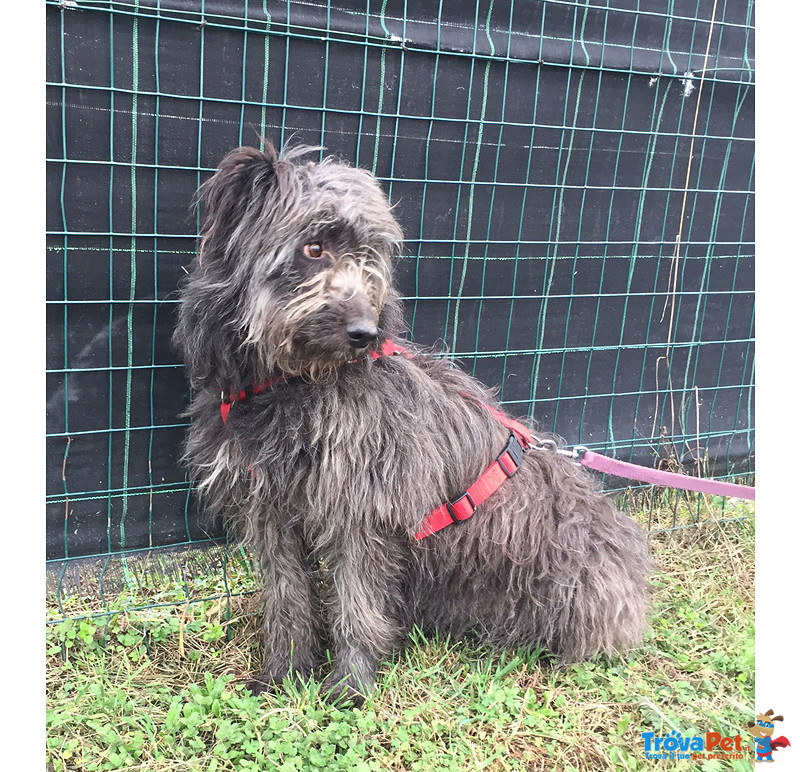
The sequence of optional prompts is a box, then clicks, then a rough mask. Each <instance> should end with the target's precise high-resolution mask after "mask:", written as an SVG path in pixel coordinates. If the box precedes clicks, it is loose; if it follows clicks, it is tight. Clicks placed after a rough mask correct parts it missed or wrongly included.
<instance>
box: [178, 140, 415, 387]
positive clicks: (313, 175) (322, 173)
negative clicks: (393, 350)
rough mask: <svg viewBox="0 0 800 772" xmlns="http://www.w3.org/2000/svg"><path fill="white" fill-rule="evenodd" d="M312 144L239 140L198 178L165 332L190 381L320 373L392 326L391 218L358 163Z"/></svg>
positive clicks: (395, 243)
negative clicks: (187, 245)
mask: <svg viewBox="0 0 800 772" xmlns="http://www.w3.org/2000/svg"><path fill="white" fill-rule="evenodd" d="M316 149H318V148H307V147H300V148H294V149H292V150H288V151H287V150H285V151H284V152H283V153H282V155H280V156H279V155H278V154H277V153H276V152H275V150H274V148H273V147H272V146H271V145H267V146H266V148H265V150H264V151H263V152H261V151H258V150H256V149H255V148H251V147H241V148H238V149H236V150H233V151H232V152H231V153H229V154H228V155H227V156H226V157H225V158H224V159H223V160H222V162H221V163H220V165H219V168H218V169H217V171H216V173H215V174H214V175H213V176H212V177H211V178H210V179H209V180H208V181H207V182H205V183H204V184H203V185H202V186H201V187H200V190H199V191H198V196H197V202H198V204H199V207H200V212H201V228H200V231H201V239H202V240H201V243H200V249H199V254H198V257H197V259H196V260H195V261H194V263H193V265H192V270H191V272H190V275H189V278H188V280H187V281H186V283H185V285H184V287H183V290H182V301H183V302H182V304H181V311H180V320H179V324H178V329H177V330H176V335H175V340H176V342H177V344H178V345H179V347H180V348H181V349H182V351H183V354H184V358H185V360H186V363H187V366H188V367H189V371H190V375H191V377H192V381H193V384H194V385H196V386H200V385H206V384H209V383H213V385H215V386H220V387H221V388H232V387H237V386H238V385H239V383H238V382H241V381H243V380H246V379H247V378H260V377H265V376H266V377H268V376H269V375H271V374H274V373H275V372H278V371H280V372H282V373H284V374H286V375H302V376H304V377H307V378H311V379H315V378H324V377H329V376H331V375H332V374H333V373H335V372H336V370H337V369H338V368H339V367H340V366H342V365H343V364H345V363H347V362H352V361H353V360H354V359H357V358H359V357H361V356H364V355H365V354H367V353H368V352H369V351H370V350H371V349H372V348H375V347H377V346H378V345H380V342H381V341H382V340H383V339H384V338H385V337H388V336H389V335H391V334H393V333H395V332H396V328H397V326H398V324H399V322H400V318H401V314H400V310H399V301H398V298H397V295H396V293H395V291H394V289H393V287H392V266H393V262H394V259H395V257H396V256H397V255H398V254H399V251H400V249H401V247H402V231H401V230H400V226H399V225H398V223H397V221H396V220H395V218H394V216H393V215H392V212H391V208H390V206H389V203H388V201H387V199H386V196H385V195H384V193H383V191H382V190H381V188H380V186H379V184H378V182H377V181H376V179H375V178H374V177H373V176H372V175H371V174H370V173H369V172H367V171H364V170H363V169H358V168H353V167H351V166H349V165H347V164H345V163H342V162H340V161H336V160H334V159H333V158H326V159H324V160H323V161H321V162H319V163H315V162H311V161H303V160H302V157H303V156H305V155H307V154H308V153H309V152H311V151H313V150H316Z"/></svg>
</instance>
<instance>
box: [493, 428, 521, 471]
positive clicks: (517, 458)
mask: <svg viewBox="0 0 800 772" xmlns="http://www.w3.org/2000/svg"><path fill="white" fill-rule="evenodd" d="M524 452H525V448H523V447H522V443H521V442H520V441H519V439H518V438H517V435H516V434H514V432H511V434H509V436H508V442H507V443H506V446H505V447H504V448H503V452H502V453H501V454H500V455H499V456H498V457H497V463H498V464H499V465H500V468H501V469H502V470H503V472H504V473H505V476H506V477H511V475H512V474H514V473H515V472H516V471H517V469H519V467H520V465H521V464H522V454H523V453H524ZM506 453H508V455H509V456H510V457H511V460H512V461H513V462H514V468H513V469H511V470H509V469H508V468H507V467H506V465H505V464H504V463H503V456H504V455H505V454H506Z"/></svg>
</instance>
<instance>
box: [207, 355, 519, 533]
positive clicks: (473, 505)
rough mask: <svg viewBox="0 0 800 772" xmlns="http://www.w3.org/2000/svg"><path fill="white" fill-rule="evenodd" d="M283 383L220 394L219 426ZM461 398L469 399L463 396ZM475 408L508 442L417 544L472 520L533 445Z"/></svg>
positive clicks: (513, 427)
mask: <svg viewBox="0 0 800 772" xmlns="http://www.w3.org/2000/svg"><path fill="white" fill-rule="evenodd" d="M398 354H400V355H403V356H406V357H409V358H410V357H411V354H410V353H409V352H408V351H406V349H404V348H403V347H402V346H398V345H397V344H396V343H393V342H392V341H390V340H387V341H385V342H384V343H383V345H382V346H381V350H380V351H373V352H371V356H372V358H373V359H380V357H384V356H394V355H398ZM283 380H285V376H283V375H277V376H275V377H274V378H270V379H269V380H268V381H266V382H264V383H262V384H261V385H259V386H250V387H248V388H245V389H242V390H241V391H240V392H239V393H238V394H235V395H231V394H229V395H228V396H227V397H226V396H225V394H224V393H223V395H222V401H221V402H220V406H219V411H220V415H221V416H222V422H223V423H226V422H227V420H228V414H229V413H230V412H231V408H232V407H233V405H234V404H235V403H237V402H241V401H242V400H245V399H247V398H248V397H250V396H252V395H255V394H260V393H261V392H262V391H265V390H266V389H268V388H269V387H270V386H274V385H275V384H276V383H280V382H281V381H283ZM464 396H467V397H469V395H466V394H465V395H464ZM478 404H480V405H481V407H483V408H484V409H485V410H488V411H489V412H490V413H491V414H492V415H493V416H494V417H495V418H496V419H497V421H498V422H499V423H501V424H502V425H503V426H505V427H506V429H508V430H509V432H510V434H509V437H508V442H507V443H506V446H505V447H504V448H503V450H502V451H501V453H500V455H499V456H497V458H496V459H495V460H494V461H492V463H491V464H489V466H488V467H487V468H486V470H485V471H484V472H483V474H481V476H480V477H478V479H477V480H475V482H474V483H472V485H470V486H469V488H467V490H465V491H464V492H463V493H462V494H461V495H459V496H456V497H455V498H454V499H451V500H450V501H446V502H445V503H444V504H442V505H441V506H438V507H436V509H434V510H433V511H431V512H429V513H428V515H427V516H426V517H425V519H424V520H423V521H422V528H420V530H419V531H418V532H417V533H416V535H415V538H416V539H417V541H419V540H420V539H424V538H425V537H426V536H430V535H431V534H434V533H436V532H437V531H441V530H442V528H445V527H446V526H448V525H452V524H453V523H461V522H463V521H464V520H467V519H469V518H470V517H472V515H473V514H474V513H475V510H476V509H477V508H478V507H479V506H480V505H481V504H483V502H484V501H486V499H488V498H489V496H491V495H492V494H493V493H494V492H495V491H496V490H497V489H498V488H499V487H500V486H501V485H502V484H503V483H504V482H505V481H506V480H507V479H508V478H509V477H511V476H512V475H513V474H514V473H515V472H516V471H517V469H519V467H520V464H521V463H522V454H523V452H524V451H525V449H526V448H528V447H530V446H531V445H533V444H535V440H534V437H533V434H531V432H530V430H529V429H528V427H527V426H523V425H522V424H521V423H520V422H519V421H515V420H514V419H513V418H509V417H508V416H507V415H506V414H505V413H502V412H501V411H500V410H497V409H496V408H493V407H492V406H491V405H486V404H484V403H482V402H481V403H478Z"/></svg>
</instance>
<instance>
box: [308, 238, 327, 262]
mask: <svg viewBox="0 0 800 772" xmlns="http://www.w3.org/2000/svg"><path fill="white" fill-rule="evenodd" d="M303 254H304V255H305V256H306V257H313V258H314V259H317V258H320V257H322V256H323V255H324V254H325V250H324V249H323V248H322V244H320V243H319V242H318V241H314V242H312V243H311V244H306V245H305V246H304V247H303Z"/></svg>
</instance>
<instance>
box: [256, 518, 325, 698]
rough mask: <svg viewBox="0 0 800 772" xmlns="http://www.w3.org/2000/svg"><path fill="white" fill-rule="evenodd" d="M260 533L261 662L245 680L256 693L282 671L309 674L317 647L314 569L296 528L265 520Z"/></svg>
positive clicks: (276, 680) (282, 675)
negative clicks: (254, 673)
mask: <svg viewBox="0 0 800 772" xmlns="http://www.w3.org/2000/svg"><path fill="white" fill-rule="evenodd" d="M260 536H261V541H260V544H258V550H257V551H258V557H259V561H260V564H261V571H262V575H263V581H264V589H263V591H262V601H263V607H264V611H263V617H262V622H261V633H262V640H263V645H264V665H263V667H262V670H261V673H260V674H259V675H258V676H257V677H256V678H254V679H253V680H252V681H250V682H249V684H248V688H249V689H250V690H251V691H252V692H253V693H255V694H258V693H260V692H264V691H271V690H272V689H273V688H274V687H275V686H277V685H279V684H280V683H281V682H282V681H283V679H284V678H285V677H286V676H287V675H289V676H295V677H296V676H300V677H305V676H308V675H310V673H311V671H312V670H313V668H314V667H315V666H316V665H317V664H318V657H319V652H320V648H321V636H320V628H321V620H320V609H319V605H320V604H319V597H318V593H317V590H316V587H315V580H314V574H315V572H314V569H313V566H312V565H311V564H310V560H309V558H308V554H307V549H306V545H305V543H304V541H303V538H302V536H301V534H300V533H299V531H298V529H297V528H296V527H289V526H285V525H281V524H279V523H271V522H267V523H265V524H264V527H263V530H262V531H261V534H260Z"/></svg>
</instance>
